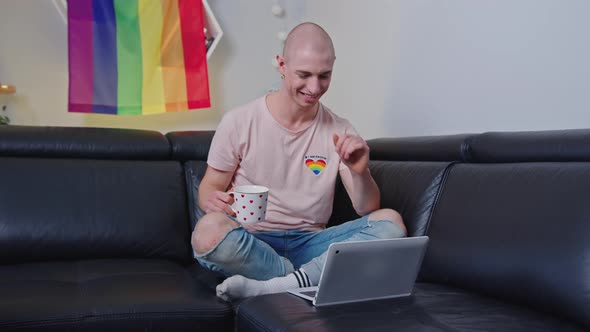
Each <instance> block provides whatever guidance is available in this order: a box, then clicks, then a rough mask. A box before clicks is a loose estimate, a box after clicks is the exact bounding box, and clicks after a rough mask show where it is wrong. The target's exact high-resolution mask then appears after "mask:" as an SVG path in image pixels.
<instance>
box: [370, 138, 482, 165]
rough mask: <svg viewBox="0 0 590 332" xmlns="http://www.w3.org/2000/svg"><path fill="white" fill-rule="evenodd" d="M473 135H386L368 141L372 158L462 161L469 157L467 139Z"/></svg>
mask: <svg viewBox="0 0 590 332" xmlns="http://www.w3.org/2000/svg"><path fill="white" fill-rule="evenodd" d="M471 136H473V134H458V135H443V136H420V137H395V138H394V137H384V138H375V139H371V140H368V141H367V143H368V144H369V148H370V149H371V160H406V161H462V160H466V159H467V157H468V152H469V151H468V145H467V139H468V138H469V137H471Z"/></svg>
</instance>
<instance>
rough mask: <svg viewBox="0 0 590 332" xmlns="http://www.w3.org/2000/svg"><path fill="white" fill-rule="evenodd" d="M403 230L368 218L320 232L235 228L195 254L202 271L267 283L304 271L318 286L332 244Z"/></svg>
mask: <svg viewBox="0 0 590 332" xmlns="http://www.w3.org/2000/svg"><path fill="white" fill-rule="evenodd" d="M405 236H406V233H405V232H404V230H403V229H402V228H401V227H400V226H398V225H397V224H394V223H392V222H390V221H388V220H369V216H368V215H367V216H364V217H361V218H359V219H356V220H353V221H349V222H346V223H344V224H341V225H338V226H333V227H329V228H326V229H325V230H322V231H317V232H314V231H298V230H293V231H280V232H253V233H249V232H247V231H246V230H245V229H244V228H242V227H238V228H234V229H233V230H231V231H230V232H228V233H227V234H226V235H225V237H224V238H223V239H222V240H221V241H220V242H219V243H218V244H217V246H215V247H214V248H213V249H211V250H210V251H208V252H206V253H204V254H195V257H196V258H197V260H198V261H199V263H200V264H201V265H202V266H204V267H205V268H207V269H209V270H211V271H216V272H220V273H222V274H223V275H225V276H231V275H234V274H240V275H242V276H244V277H246V278H250V279H256V280H268V279H271V278H274V277H282V276H285V275H287V274H289V273H291V272H293V271H294V270H295V269H298V268H303V269H304V270H305V272H306V273H307V275H308V276H309V278H310V280H311V281H312V283H314V284H317V283H318V282H319V279H320V275H321V271H322V268H323V266H324V261H325V258H326V251H327V250H328V247H329V246H330V244H331V243H333V242H345V241H363V240H377V239H391V238H397V237H405Z"/></svg>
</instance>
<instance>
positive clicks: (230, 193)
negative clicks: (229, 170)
mask: <svg viewBox="0 0 590 332" xmlns="http://www.w3.org/2000/svg"><path fill="white" fill-rule="evenodd" d="M227 193H228V195H230V196H231V197H233V199H234V203H233V204H228V205H229V208H230V209H231V210H232V211H234V213H235V214H236V216H237V215H238V210H236V208H235V207H234V204H236V197H235V196H236V192H235V191H228V192H227Z"/></svg>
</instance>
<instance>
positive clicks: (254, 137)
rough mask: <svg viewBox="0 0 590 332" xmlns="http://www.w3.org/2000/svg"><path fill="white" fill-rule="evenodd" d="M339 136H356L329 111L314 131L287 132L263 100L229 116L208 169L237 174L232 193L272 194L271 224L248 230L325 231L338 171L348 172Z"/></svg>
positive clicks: (321, 112)
mask: <svg viewBox="0 0 590 332" xmlns="http://www.w3.org/2000/svg"><path fill="white" fill-rule="evenodd" d="M335 133H336V134H338V135H345V134H353V135H357V133H356V131H355V130H354V128H353V127H352V125H351V124H350V122H348V121H347V120H345V119H343V118H340V117H338V116H337V115H336V114H334V113H332V111H330V110H329V109H328V108H327V107H325V106H324V105H320V108H319V111H318V113H317V115H316V117H315V118H314V120H313V122H312V123H311V125H310V126H309V127H307V128H305V129H303V130H300V131H296V132H295V131H291V130H288V129H286V128H284V127H283V126H281V125H280V124H279V123H278V122H277V121H276V120H275V119H274V117H273V116H272V115H271V113H270V111H269V110H268V107H267V105H266V96H264V97H261V98H258V99H256V100H254V101H252V102H250V103H248V104H246V105H244V106H241V107H238V108H235V109H233V110H231V111H230V112H228V113H226V114H225V116H224V117H223V119H222V120H221V123H220V124H219V127H218V128H217V130H216V132H215V136H214V137H213V141H212V143H211V149H210V150H209V157H208V160H207V163H208V164H209V166H211V167H213V168H215V169H217V170H221V171H235V173H234V178H233V180H232V183H231V186H232V187H234V186H240V185H248V184H254V185H261V186H265V187H268V188H269V189H270V192H269V197H268V203H267V212H266V220H265V221H264V222H260V223H257V224H254V225H247V226H245V228H246V229H247V230H258V231H273V230H291V229H299V230H321V229H324V228H325V226H326V224H327V223H328V219H329V218H330V215H331V214H332V205H333V202H334V189H335V183H336V177H337V175H338V171H339V170H340V169H341V168H345V167H346V166H345V165H344V164H343V163H341V162H340V156H338V154H337V153H336V151H335V147H334V141H333V138H332V135H333V134H335Z"/></svg>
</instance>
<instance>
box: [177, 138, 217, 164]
mask: <svg viewBox="0 0 590 332" xmlns="http://www.w3.org/2000/svg"><path fill="white" fill-rule="evenodd" d="M214 134H215V131H175V132H171V133H168V134H166V137H167V138H168V140H169V141H170V144H171V145H172V156H173V158H174V159H177V160H204V161H207V156H208V155H209V146H210V145H211V141H212V140H213V135H214Z"/></svg>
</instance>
